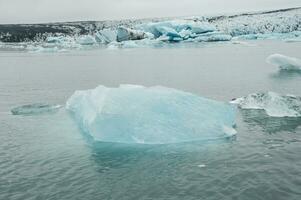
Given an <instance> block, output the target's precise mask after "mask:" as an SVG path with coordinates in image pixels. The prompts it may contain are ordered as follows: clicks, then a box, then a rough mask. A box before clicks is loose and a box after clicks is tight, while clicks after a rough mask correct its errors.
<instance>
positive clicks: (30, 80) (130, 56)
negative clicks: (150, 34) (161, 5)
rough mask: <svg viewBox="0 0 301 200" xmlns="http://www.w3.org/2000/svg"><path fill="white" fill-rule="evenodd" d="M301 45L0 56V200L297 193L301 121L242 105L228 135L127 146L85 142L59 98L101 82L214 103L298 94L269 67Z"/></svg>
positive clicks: (295, 83) (290, 78)
mask: <svg viewBox="0 0 301 200" xmlns="http://www.w3.org/2000/svg"><path fill="white" fill-rule="evenodd" d="M300 52H301V43H284V42H280V41H257V42H252V44H251V45H241V44H231V43H217V44H213V45H206V46H189V47H185V46H179V47H175V48H140V49H139V48H138V49H114V50H109V49H99V50H90V51H75V52H65V53H51V54H47V53H40V54H37V53H35V54H34V53H26V52H18V51H2V52H0V199H3V200H8V199H9V200H10V199H20V200H24V199H60V200H63V199H87V200H89V199H118V200H119V199H128V200H133V199H164V200H166V199H173V200H174V199H181V200H183V199H185V200H189V199H229V200H230V199H239V200H241V199H250V200H254V199H265V200H269V199H271V200H272V199H273V200H275V199H276V200H277V199H289V200H299V199H301V146H300V144H301V119H300V118H272V117H268V116H267V115H266V114H265V113H264V112H261V111H242V110H240V111H238V113H237V128H236V129H237V132H238V133H237V136H236V138H233V139H232V140H218V141H210V142H193V143H182V144H171V145H141V144H140V145H139V144H137V145H126V144H113V143H100V142H93V141H91V140H89V139H88V138H87V137H86V136H85V135H84V134H83V133H81V131H80V130H79V129H78V127H77V125H76V124H75V122H74V121H73V120H72V118H71V117H70V116H69V115H68V114H67V113H66V111H65V110H64V109H61V110H60V111H58V112H56V113H49V114H41V115H33V116H15V115H12V114H11V113H10V109H12V108H13V107H16V106H20V105H24V104H31V103H37V102H41V103H52V104H62V105H63V104H64V103H65V102H66V100H67V99H68V97H69V96H71V95H72V94H73V92H74V91H75V90H82V89H90V88H94V87H96V86H97V85H100V84H102V85H105V86H110V87H113V86H114V87H115V86H118V85H119V84H123V83H125V84H138V85H144V86H153V85H162V86H166V87H171V88H176V89H179V90H184V91H188V92H192V93H194V94H198V95H201V96H204V97H207V98H211V99H216V100H220V101H229V100H231V99H232V98H234V97H240V96H244V95H247V94H249V93H253V92H259V91H274V92H278V93H283V94H287V93H289V94H295V95H301V89H300V84H301V74H300V73H288V72H280V71H279V70H278V69H277V67H273V66H270V65H268V64H266V63H265V58H266V57H267V56H268V55H270V54H273V53H282V54H284V55H288V56H293V57H301V54H300Z"/></svg>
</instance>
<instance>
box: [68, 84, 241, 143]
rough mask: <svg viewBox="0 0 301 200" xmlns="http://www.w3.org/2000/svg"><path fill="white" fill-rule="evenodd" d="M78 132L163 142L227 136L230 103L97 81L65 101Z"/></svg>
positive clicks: (230, 127)
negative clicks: (79, 129)
mask: <svg viewBox="0 0 301 200" xmlns="http://www.w3.org/2000/svg"><path fill="white" fill-rule="evenodd" d="M66 109H67V110H69V111H70V112H71V113H72V115H73V116H74V119H75V120H76V122H77V123H78V124H79V127H80V128H81V129H82V131H83V132H84V133H86V134H88V136H90V137H92V138H93V139H94V140H96V141H102V142H117V143H143V144H168V143H179V142H189V141H198V140H211V139H221V138H229V137H232V136H233V135H235V134H236V131H235V129H234V128H233V126H234V125H235V115H236V107H235V106H233V105H231V104H229V103H224V102H218V101H215V100H210V99H206V98H203V97H200V96H197V95H194V94H191V93H188V92H183V91H180V90H176V89H171V88H166V87H162V86H154V87H144V86H138V85H120V86H119V87H118V88H108V87H105V86H102V85H100V86H98V87H96V88H95V89H90V90H84V91H76V92H75V93H74V94H73V95H72V96H71V97H70V98H69V99H68V101H67V102H66Z"/></svg>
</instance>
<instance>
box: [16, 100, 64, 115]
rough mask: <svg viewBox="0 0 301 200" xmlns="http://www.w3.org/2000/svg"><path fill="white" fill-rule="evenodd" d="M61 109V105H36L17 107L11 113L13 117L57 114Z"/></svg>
mask: <svg viewBox="0 0 301 200" xmlns="http://www.w3.org/2000/svg"><path fill="white" fill-rule="evenodd" d="M60 108H62V106H61V105H52V104H45V103H34V104H28V105H23V106H18V107H15V108H13V109H11V113H12V114H13V115H36V114H43V113H50V112H56V111H58V110H59V109H60Z"/></svg>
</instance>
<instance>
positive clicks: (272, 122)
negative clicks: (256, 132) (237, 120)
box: [240, 110, 301, 133]
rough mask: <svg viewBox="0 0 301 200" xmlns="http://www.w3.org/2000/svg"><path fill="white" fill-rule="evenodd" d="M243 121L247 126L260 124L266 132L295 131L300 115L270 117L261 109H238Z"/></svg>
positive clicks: (300, 123) (300, 119)
mask: <svg viewBox="0 0 301 200" xmlns="http://www.w3.org/2000/svg"><path fill="white" fill-rule="evenodd" d="M240 112H241V114H242V117H243V121H244V122H246V123H247V124H248V125H249V126H260V127H261V128H262V130H263V131H264V132H266V133H277V132H283V131H287V132H295V130H296V129H297V128H298V127H299V126H300V125H301V117H270V116H268V115H267V114H266V113H265V112H264V111H263V110H240Z"/></svg>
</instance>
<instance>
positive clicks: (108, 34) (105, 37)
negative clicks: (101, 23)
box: [95, 29, 117, 43]
mask: <svg viewBox="0 0 301 200" xmlns="http://www.w3.org/2000/svg"><path fill="white" fill-rule="evenodd" d="M95 39H96V41H97V42H99V43H110V42H114V41H116V39H117V32H116V31H115V30H112V29H103V30H100V31H98V32H97V33H96V34H95Z"/></svg>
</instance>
